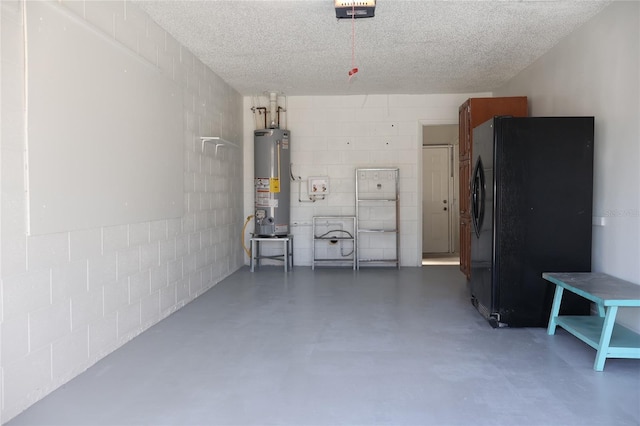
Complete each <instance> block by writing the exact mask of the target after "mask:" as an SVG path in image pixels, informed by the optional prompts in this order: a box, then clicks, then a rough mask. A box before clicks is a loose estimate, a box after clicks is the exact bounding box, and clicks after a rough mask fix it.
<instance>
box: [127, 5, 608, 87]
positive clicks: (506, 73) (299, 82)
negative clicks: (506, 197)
mask: <svg viewBox="0 0 640 426" xmlns="http://www.w3.org/2000/svg"><path fill="white" fill-rule="evenodd" d="M135 3H136V4H138V5H139V6H140V7H141V8H142V9H143V10H145V11H146V12H147V13H148V14H149V15H150V16H151V18H152V19H154V20H155V21H156V22H157V23H158V24H160V25H161V26H162V27H163V28H164V29H166V30H167V31H168V32H169V33H170V34H172V35H173V36H174V37H175V38H176V39H177V40H178V41H179V42H180V43H182V44H183V45H185V46H186V47H187V48H189V49H190V50H191V51H192V52H193V53H194V54H195V55H196V56H197V57H198V58H200V60H202V62H204V63H205V64H206V65H208V66H209V67H210V68H211V69H212V70H213V71H214V72H215V73H216V74H218V75H219V76H220V77H222V78H223V79H224V80H225V81H226V82H227V83H228V84H230V85H231V86H232V87H234V88H235V89H236V90H238V91H239V92H240V93H241V94H243V95H257V94H262V93H264V92H270V91H271V92H280V93H283V94H286V95H340V94H428V93H466V92H484V91H492V90H493V89H495V88H497V87H499V86H501V85H502V84H503V83H504V82H506V81H507V80H509V79H510V78H511V77H513V76H514V75H515V74H517V73H518V72H519V71H521V70H522V69H524V68H526V67H527V66H528V65H529V64H530V63H532V62H533V61H534V60H535V59H537V58H538V57H540V56H541V55H542V54H543V53H545V52H546V51H548V50H549V49H550V48H551V47H553V46H554V45H555V44H556V43H557V42H558V41H559V40H560V39H561V38H563V37H564V36H565V35H567V34H568V33H570V32H571V31H573V30H574V29H576V28H577V27H578V26H580V25H581V24H583V23H584V22H586V21H587V20H588V19H590V18H591V17H592V16H594V15H595V14H596V13H598V12H599V11H600V10H602V8H604V7H605V6H606V5H607V4H608V3H609V2H608V1H576V0H568V1H567V0H559V1H509V0H507V1H428V0H423V1H406V0H378V1H377V5H376V10H375V17H374V18H367V19H356V20H355V22H354V23H352V21H351V20H348V19H344V20H337V19H336V17H335V9H334V2H333V0H298V1H281V0H278V1H267V0H262V1H241V0H236V1H221V0H209V1H167V0H151V1H148V0H143V1H136V2H135ZM352 24H355V66H356V67H358V68H359V72H358V73H357V74H356V76H355V77H354V78H353V79H352V80H351V81H349V79H348V71H349V70H350V69H351V68H352V40H351V35H352Z"/></svg>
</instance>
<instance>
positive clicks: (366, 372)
mask: <svg viewBox="0 0 640 426" xmlns="http://www.w3.org/2000/svg"><path fill="white" fill-rule="evenodd" d="M594 357H595V351H594V350H593V349H591V348H590V347H588V346H587V345H585V344H583V343H582V342H580V341H579V340H577V339H576V338H574V337H573V336H571V335H569V334H567V333H566V332H564V331H563V330H559V331H558V333H557V334H556V335H555V336H547V335H546V332H545V330H544V329H492V328H491V327H490V326H489V325H488V323H487V322H485V321H484V320H483V319H482V318H481V317H480V315H479V314H478V313H477V312H476V311H475V310H474V308H473V307H472V305H471V303H470V302H469V298H468V293H467V288H466V282H465V280H464V278H463V277H462V275H461V274H460V272H459V270H458V267H457V266H433V267H423V268H403V269H401V270H400V271H398V270H394V269H373V268H371V269H363V270H361V271H359V272H354V271H352V270H349V269H328V268H317V269H316V270H315V271H311V269H310V268H307V267H296V268H294V270H293V271H291V272H289V273H288V274H287V275H284V273H283V272H282V269H281V268H276V267H263V268H261V269H259V270H257V271H256V272H255V273H253V274H252V273H251V272H249V270H248V268H243V269H241V270H240V271H238V272H236V273H235V274H233V275H232V276H231V277H229V278H227V279H226V280H224V281H222V282H221V283H219V284H218V285H217V286H215V287H214V288H213V289H211V290H210V291H209V292H207V293H206V294H204V295H203V296H202V297H200V298H198V299H197V300H195V301H194V302H192V303H191V304H189V305H188V306H187V307H185V308H184V309H182V310H180V311H178V312H176V313H175V314H173V315H172V316H171V317H169V318H167V319H166V320H164V321H162V322H161V323H159V324H157V325H156V326H154V327H153V328H151V329H150V330H148V331H147V332H145V333H143V334H142V335H141V336H139V337H138V338H136V339H134V340H133V341H132V342H130V343H129V344H127V345H125V346H124V347H122V348H121V349H119V350H118V351H116V352H114V353H113V354H111V355H109V356H108V357H106V358H105V359H103V360H102V361H100V362H99V363H98V364H96V365H95V366H94V367H92V368H91V369H89V370H88V371H87V372H85V373H84V374H82V375H80V376H79V377H77V378H76V379H74V380H72V381H71V382H69V383H68V384H67V385H65V386H63V387H62V388H60V389H58V390H57V391H55V392H54V393H52V394H51V395H49V396H48V397H46V398H45V399H44V400H42V401H40V402H39V403H37V404H35V405H34V406H32V407H31V408H30V409H28V410H27V411H25V412H24V413H22V414H21V415H19V416H18V417H16V418H15V419H14V420H13V421H11V422H10V423H9V424H10V425H139V424H145V425H318V426H324V425H638V424H640V404H639V403H640V361H639V360H627V359H624V360H618V359H613V360H608V361H607V363H606V365H605V369H604V372H601V373H598V372H595V371H593V369H592V367H593V361H594Z"/></svg>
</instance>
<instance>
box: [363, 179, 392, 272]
mask: <svg viewBox="0 0 640 426" xmlns="http://www.w3.org/2000/svg"><path fill="white" fill-rule="evenodd" d="M399 174H400V169H398V168H358V169H356V228H357V230H356V236H357V237H356V240H357V242H356V244H357V247H358V250H357V256H356V257H357V260H356V268H357V269H360V266H361V264H365V263H368V264H371V265H379V266H385V265H387V266H389V265H394V266H395V267H397V268H399V267H400V214H399V213H400V195H399V194H400V190H399ZM388 242H393V244H391V247H388V245H389V244H388Z"/></svg>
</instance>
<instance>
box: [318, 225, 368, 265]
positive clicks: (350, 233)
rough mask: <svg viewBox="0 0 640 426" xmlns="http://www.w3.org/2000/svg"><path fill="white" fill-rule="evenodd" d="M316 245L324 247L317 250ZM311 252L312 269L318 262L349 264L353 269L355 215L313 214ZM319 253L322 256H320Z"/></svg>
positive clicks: (354, 259) (354, 256)
mask: <svg viewBox="0 0 640 426" xmlns="http://www.w3.org/2000/svg"><path fill="white" fill-rule="evenodd" d="M317 245H323V246H324V247H322V248H320V249H319V250H318V247H317ZM333 247H335V248H333ZM332 250H333V252H332ZM311 252H312V257H313V261H312V263H311V269H312V270H313V269H315V267H316V265H320V264H325V265H326V264H331V265H351V266H353V269H354V270H355V269H356V252H357V249H356V217H355V216H314V217H313V245H312V247H311ZM321 254H323V255H324V256H322V257H320V255H321Z"/></svg>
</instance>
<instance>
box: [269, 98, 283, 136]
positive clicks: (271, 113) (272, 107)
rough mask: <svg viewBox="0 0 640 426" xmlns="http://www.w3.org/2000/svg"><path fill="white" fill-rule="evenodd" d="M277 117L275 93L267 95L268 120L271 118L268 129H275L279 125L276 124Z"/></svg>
mask: <svg viewBox="0 0 640 426" xmlns="http://www.w3.org/2000/svg"><path fill="white" fill-rule="evenodd" d="M277 115H278V95H277V94H276V93H275V92H271V93H269V118H271V124H270V125H269V128H271V129H277V128H278V127H279V126H280V123H278V122H276V117H277Z"/></svg>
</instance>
